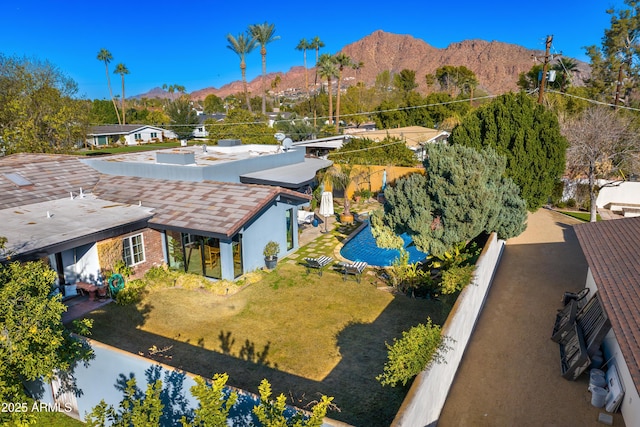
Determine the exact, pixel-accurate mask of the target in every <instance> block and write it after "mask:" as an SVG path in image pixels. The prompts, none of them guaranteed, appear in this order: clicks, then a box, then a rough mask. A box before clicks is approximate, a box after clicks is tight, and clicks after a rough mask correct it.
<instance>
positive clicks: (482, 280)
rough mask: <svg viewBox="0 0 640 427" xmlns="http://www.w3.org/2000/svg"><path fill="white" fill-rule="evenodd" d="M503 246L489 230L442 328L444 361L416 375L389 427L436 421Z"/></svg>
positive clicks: (420, 424)
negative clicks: (469, 278) (469, 277)
mask: <svg viewBox="0 0 640 427" xmlns="http://www.w3.org/2000/svg"><path fill="white" fill-rule="evenodd" d="M503 247H504V241H502V240H498V238H497V236H496V234H495V233H492V234H491V236H490V238H489V240H488V241H487V244H486V245H485V247H484V249H483V251H482V253H481V254H480V257H479V258H478V262H477V264H476V271H475V275H474V279H473V282H472V284H470V285H469V286H467V287H466V288H464V289H463V291H462V292H461V293H460V296H459V297H458V299H457V301H456V303H455V305H454V306H453V309H452V310H451V313H450V314H449V317H448V319H447V321H446V322H445V324H444V326H443V328H442V333H443V335H444V336H446V337H449V338H451V339H452V340H451V341H448V342H447V345H448V346H449V347H451V350H449V351H447V353H446V354H445V358H446V361H447V363H440V364H434V365H433V366H432V367H431V369H429V370H428V371H423V372H422V373H420V374H419V375H418V376H417V377H416V379H415V380H414V382H413V385H412V386H411V388H410V389H409V393H408V394H407V397H406V398H405V399H404V402H403V403H402V405H401V406H400V410H399V411H398V413H397V414H396V417H395V419H394V420H393V424H392V426H393V427H413V426H415V427H424V426H435V425H436V424H437V423H438V418H439V417H440V412H441V411H442V408H443V407H444V403H445V400H446V398H447V394H448V393H449V388H450V387H451V384H452V383H453V379H454V377H455V375H456V371H457V370H458V366H459V365H460V361H461V360H462V355H463V354H464V351H465V349H466V347H467V343H468V342H469V339H470V338H471V334H472V333H473V329H474V327H475V325H476V322H477V319H478V317H479V316H480V312H481V311H482V307H483V306H484V302H485V300H486V297H487V294H488V292H489V288H490V287H491V281H492V280H493V275H494V273H495V270H496V268H497V266H498V263H499V261H500V257H501V255H502V250H503Z"/></svg>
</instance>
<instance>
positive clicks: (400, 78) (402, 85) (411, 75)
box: [393, 68, 418, 98]
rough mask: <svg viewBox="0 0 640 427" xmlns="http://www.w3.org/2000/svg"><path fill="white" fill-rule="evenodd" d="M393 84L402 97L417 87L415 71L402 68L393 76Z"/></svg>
mask: <svg viewBox="0 0 640 427" xmlns="http://www.w3.org/2000/svg"><path fill="white" fill-rule="evenodd" d="M393 85H394V86H395V88H396V89H398V91H400V93H401V94H402V97H403V98H404V97H406V95H407V94H408V93H409V92H411V91H412V90H414V89H416V88H417V87H418V83H416V72H415V71H414V70H408V69H406V68H405V69H404V70H402V71H400V73H399V74H396V75H394V76H393Z"/></svg>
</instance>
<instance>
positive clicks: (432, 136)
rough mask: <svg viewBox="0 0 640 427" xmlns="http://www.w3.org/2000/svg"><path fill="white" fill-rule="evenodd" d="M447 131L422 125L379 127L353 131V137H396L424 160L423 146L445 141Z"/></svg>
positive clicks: (447, 135) (417, 156)
mask: <svg viewBox="0 0 640 427" xmlns="http://www.w3.org/2000/svg"><path fill="white" fill-rule="evenodd" d="M449 135H451V134H450V133H449V132H447V131H444V130H438V129H431V128H426V127H422V126H407V127H401V128H393V129H381V130H374V131H367V132H359V133H354V134H352V136H353V137H354V138H366V139H371V140H373V141H383V140H385V139H386V138H397V139H400V140H403V141H405V143H406V144H407V148H409V149H410V150H411V151H413V152H414V153H415V154H416V158H417V159H418V160H420V161H422V160H424V154H425V153H424V151H425V149H424V147H425V145H427V144H431V143H434V142H447V140H448V139H449Z"/></svg>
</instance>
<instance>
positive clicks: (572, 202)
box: [567, 199, 578, 208]
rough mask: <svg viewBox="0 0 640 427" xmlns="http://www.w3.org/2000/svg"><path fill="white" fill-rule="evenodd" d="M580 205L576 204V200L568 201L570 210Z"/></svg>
mask: <svg viewBox="0 0 640 427" xmlns="http://www.w3.org/2000/svg"><path fill="white" fill-rule="evenodd" d="M577 205H578V203H577V202H576V199H569V200H567V206H568V207H570V208H575V207H576V206H577Z"/></svg>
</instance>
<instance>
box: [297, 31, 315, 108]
mask: <svg viewBox="0 0 640 427" xmlns="http://www.w3.org/2000/svg"><path fill="white" fill-rule="evenodd" d="M308 49H311V44H310V43H309V42H308V41H307V39H302V40H300V42H299V43H298V46H296V50H301V51H302V58H303V60H304V85H305V88H306V90H307V98H311V94H310V93H309V70H307V50H308Z"/></svg>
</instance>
